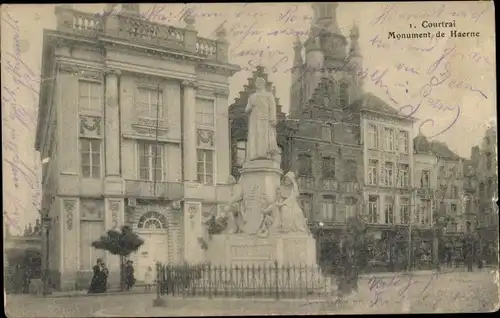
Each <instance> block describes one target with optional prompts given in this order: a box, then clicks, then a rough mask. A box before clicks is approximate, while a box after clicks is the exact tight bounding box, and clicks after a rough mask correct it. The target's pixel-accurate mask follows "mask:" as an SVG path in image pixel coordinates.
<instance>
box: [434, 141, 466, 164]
mask: <svg viewBox="0 0 500 318" xmlns="http://www.w3.org/2000/svg"><path fill="white" fill-rule="evenodd" d="M429 145H430V148H431V151H432V153H434V154H435V155H436V156H437V157H438V158H441V159H452V160H459V159H460V156H459V155H457V154H456V153H454V152H453V151H451V150H450V148H448V145H446V143H444V142H441V141H437V140H433V141H431V142H430V144H429Z"/></svg>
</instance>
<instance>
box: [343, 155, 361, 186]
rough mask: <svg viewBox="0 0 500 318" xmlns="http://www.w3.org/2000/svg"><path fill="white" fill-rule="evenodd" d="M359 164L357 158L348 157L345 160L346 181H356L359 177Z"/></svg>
mask: <svg viewBox="0 0 500 318" xmlns="http://www.w3.org/2000/svg"><path fill="white" fill-rule="evenodd" d="M357 170H358V169H357V164H356V160H352V159H348V160H346V162H345V173H344V176H345V178H344V180H345V181H356V180H357V179H358V178H357Z"/></svg>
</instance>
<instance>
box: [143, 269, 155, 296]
mask: <svg viewBox="0 0 500 318" xmlns="http://www.w3.org/2000/svg"><path fill="white" fill-rule="evenodd" d="M144 283H145V284H146V287H145V290H151V285H153V268H152V267H151V266H149V267H148V270H147V271H146V274H145V275H144Z"/></svg>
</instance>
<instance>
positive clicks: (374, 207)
mask: <svg viewBox="0 0 500 318" xmlns="http://www.w3.org/2000/svg"><path fill="white" fill-rule="evenodd" d="M368 223H378V196H376V195H370V196H368Z"/></svg>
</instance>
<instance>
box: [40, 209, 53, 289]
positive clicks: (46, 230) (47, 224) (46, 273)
mask: <svg viewBox="0 0 500 318" xmlns="http://www.w3.org/2000/svg"><path fill="white" fill-rule="evenodd" d="M51 222H52V218H51V217H50V216H48V215H44V216H43V217H42V226H43V230H44V234H45V257H44V263H45V266H44V268H43V295H50V294H51V292H50V289H49V276H50V272H49V271H50V268H49V232H50V224H51Z"/></svg>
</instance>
